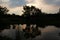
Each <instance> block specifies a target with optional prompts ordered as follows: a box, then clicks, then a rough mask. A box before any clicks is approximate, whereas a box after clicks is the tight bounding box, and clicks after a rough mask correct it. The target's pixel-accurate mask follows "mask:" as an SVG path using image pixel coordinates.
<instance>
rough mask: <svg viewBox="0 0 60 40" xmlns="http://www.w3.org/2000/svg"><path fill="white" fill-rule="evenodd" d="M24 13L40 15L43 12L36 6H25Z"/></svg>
mask: <svg viewBox="0 0 60 40" xmlns="http://www.w3.org/2000/svg"><path fill="white" fill-rule="evenodd" d="M23 9H24V11H23V14H22V16H31V15H33V16H34V15H40V14H41V10H40V9H38V8H36V7H35V6H31V7H29V6H23Z"/></svg>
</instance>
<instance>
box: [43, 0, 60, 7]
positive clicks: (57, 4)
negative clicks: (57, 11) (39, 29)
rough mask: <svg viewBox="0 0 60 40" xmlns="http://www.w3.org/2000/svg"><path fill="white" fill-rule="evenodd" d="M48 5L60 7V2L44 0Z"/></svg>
mask: <svg viewBox="0 0 60 40" xmlns="http://www.w3.org/2000/svg"><path fill="white" fill-rule="evenodd" d="M43 2H44V3H46V4H48V5H55V6H60V0H43Z"/></svg>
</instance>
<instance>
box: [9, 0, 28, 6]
mask: <svg viewBox="0 0 60 40" xmlns="http://www.w3.org/2000/svg"><path fill="white" fill-rule="evenodd" d="M26 3H27V2H26V1H25V0H10V1H9V6H10V7H18V6H23V5H26Z"/></svg>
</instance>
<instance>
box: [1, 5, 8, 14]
mask: <svg viewBox="0 0 60 40" xmlns="http://www.w3.org/2000/svg"><path fill="white" fill-rule="evenodd" d="M8 11H9V10H8V9H7V8H6V7H2V6H0V14H6V13H7V12H8Z"/></svg>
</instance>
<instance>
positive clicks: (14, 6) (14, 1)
mask: <svg viewBox="0 0 60 40" xmlns="http://www.w3.org/2000/svg"><path fill="white" fill-rule="evenodd" d="M0 5H1V6H3V7H7V8H8V9H9V10H10V11H9V13H10V14H12V13H15V14H18V15H21V14H22V10H23V6H24V5H28V6H31V5H33V6H35V7H37V8H39V9H41V10H42V11H43V12H47V13H55V12H58V10H59V7H60V0H0Z"/></svg>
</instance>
